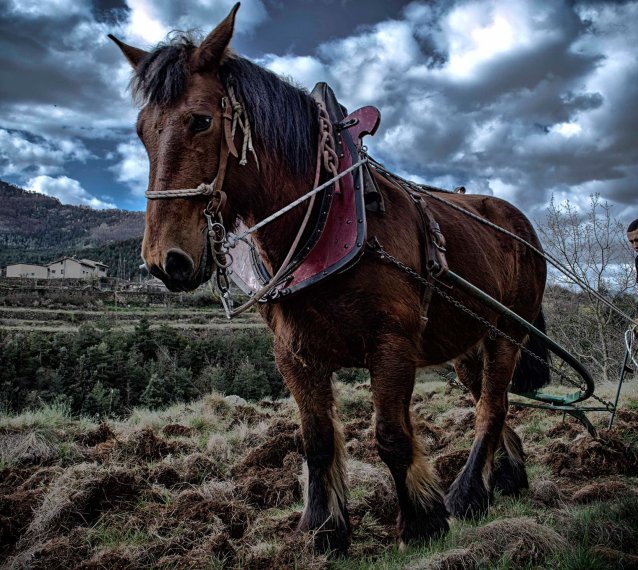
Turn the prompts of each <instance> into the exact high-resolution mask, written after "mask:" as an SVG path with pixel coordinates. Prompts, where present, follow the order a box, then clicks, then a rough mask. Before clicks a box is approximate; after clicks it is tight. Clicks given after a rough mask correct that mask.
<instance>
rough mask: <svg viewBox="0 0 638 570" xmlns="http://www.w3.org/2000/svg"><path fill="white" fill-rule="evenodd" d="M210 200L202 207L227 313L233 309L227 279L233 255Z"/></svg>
mask: <svg viewBox="0 0 638 570" xmlns="http://www.w3.org/2000/svg"><path fill="white" fill-rule="evenodd" d="M212 206H213V203H212V201H211V202H209V203H208V205H207V206H206V208H205V209H204V217H205V218H206V229H207V233H208V240H209V242H210V246H211V250H212V254H213V264H214V265H215V281H216V284H217V289H218V291H219V299H220V301H221V303H222V305H223V306H224V311H225V312H226V314H228V313H229V312H230V311H232V310H233V300H232V298H231V296H230V280H229V279H228V268H229V267H230V266H231V265H232V264H233V256H232V255H231V254H230V252H229V250H228V246H227V238H226V228H224V221H223V219H222V215H221V212H220V211H219V209H218V208H215V209H211V208H212Z"/></svg>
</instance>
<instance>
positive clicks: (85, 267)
mask: <svg viewBox="0 0 638 570" xmlns="http://www.w3.org/2000/svg"><path fill="white" fill-rule="evenodd" d="M47 268H48V276H47V277H48V279H82V278H84V277H106V270H107V269H108V265H104V263H100V262H99V261H91V260H90V259H75V258H74V257H63V258H62V259H58V260H57V261H53V262H51V263H49V265H47Z"/></svg>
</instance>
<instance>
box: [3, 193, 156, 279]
mask: <svg viewBox="0 0 638 570" xmlns="http://www.w3.org/2000/svg"><path fill="white" fill-rule="evenodd" d="M143 233H144V212H128V211H126V210H93V209H92V208H88V207H86V206H69V205H65V204H62V203H61V202H60V201H59V200H58V199H57V198H52V197H50V196H45V195H43V194H38V193H36V192H28V191H26V190H23V189H22V188H18V187H17V186H14V185H12V184H9V183H7V182H3V181H0V267H5V266H6V265H9V264H12V263H20V262H23V263H37V264H44V263H49V262H51V261H53V260H54V259H57V258H59V257H61V256H64V255H73V256H76V257H83V258H87V259H93V260H94V261H101V262H102V263H106V264H107V265H109V266H110V268H111V271H109V274H110V275H115V271H114V270H115V269H117V268H119V270H120V272H121V273H123V274H124V273H125V272H124V269H123V264H124V261H123V260H126V264H127V265H129V266H130V269H131V270H133V269H134V268H136V267H137V266H138V265H139V251H140V245H141V241H142V234H143Z"/></svg>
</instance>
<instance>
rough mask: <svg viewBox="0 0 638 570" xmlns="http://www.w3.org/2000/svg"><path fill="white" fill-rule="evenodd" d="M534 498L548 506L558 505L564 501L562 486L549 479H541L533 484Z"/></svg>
mask: <svg viewBox="0 0 638 570" xmlns="http://www.w3.org/2000/svg"><path fill="white" fill-rule="evenodd" d="M531 492H532V498H533V499H534V501H536V502H538V503H540V504H542V505H545V506H547V507H556V506H559V505H561V504H562V503H563V502H564V499H565V498H564V497H563V493H562V492H561V490H560V487H559V486H558V485H557V484H556V483H554V481H550V480H549V479H539V480H537V481H533V482H532V484H531Z"/></svg>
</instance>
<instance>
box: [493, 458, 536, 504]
mask: <svg viewBox="0 0 638 570" xmlns="http://www.w3.org/2000/svg"><path fill="white" fill-rule="evenodd" d="M523 489H529V481H528V480H527V472H526V471H525V466H524V465H521V464H520V463H514V462H512V461H510V460H509V459H507V458H501V460H500V461H499V462H498V463H497V465H496V468H495V469H494V490H495V491H498V492H499V493H500V494H501V495H504V496H518V495H520V494H521V491H522V490H523Z"/></svg>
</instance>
